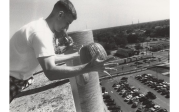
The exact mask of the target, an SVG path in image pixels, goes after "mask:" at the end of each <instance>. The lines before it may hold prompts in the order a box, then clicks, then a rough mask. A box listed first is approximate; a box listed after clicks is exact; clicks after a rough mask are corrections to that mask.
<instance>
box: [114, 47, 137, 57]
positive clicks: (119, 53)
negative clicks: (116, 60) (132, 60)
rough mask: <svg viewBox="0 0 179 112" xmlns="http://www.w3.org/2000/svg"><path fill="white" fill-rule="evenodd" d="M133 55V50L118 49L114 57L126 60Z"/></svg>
mask: <svg viewBox="0 0 179 112" xmlns="http://www.w3.org/2000/svg"><path fill="white" fill-rule="evenodd" d="M133 55H134V50H133V49H124V48H118V50H117V51H116V54H115V56H118V57H120V58H126V57H130V56H133Z"/></svg>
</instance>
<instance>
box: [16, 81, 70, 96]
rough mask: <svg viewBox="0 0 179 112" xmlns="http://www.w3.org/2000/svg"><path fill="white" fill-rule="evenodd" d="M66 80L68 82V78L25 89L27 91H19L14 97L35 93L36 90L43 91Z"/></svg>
mask: <svg viewBox="0 0 179 112" xmlns="http://www.w3.org/2000/svg"><path fill="white" fill-rule="evenodd" d="M67 82H69V79H65V80H62V81H58V82H54V83H51V84H49V85H46V86H43V87H39V88H35V89H31V90H27V91H22V92H20V93H19V94H18V95H17V96H16V98H19V97H22V96H26V95H31V94H35V93H38V92H42V91H45V90H48V89H51V88H54V87H57V86H60V85H63V84H65V83H67Z"/></svg>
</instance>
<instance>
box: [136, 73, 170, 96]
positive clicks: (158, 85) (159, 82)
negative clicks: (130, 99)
mask: <svg viewBox="0 0 179 112" xmlns="http://www.w3.org/2000/svg"><path fill="white" fill-rule="evenodd" d="M135 79H137V80H139V81H140V82H141V83H143V84H144V85H147V86H148V87H150V88H152V89H154V90H156V91H157V92H158V93H160V94H161V95H163V96H165V98H170V84H169V83H167V82H165V81H164V80H163V79H158V78H155V77H154V76H153V75H152V74H142V75H137V76H135Z"/></svg>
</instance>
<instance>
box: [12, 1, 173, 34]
mask: <svg viewBox="0 0 179 112" xmlns="http://www.w3.org/2000/svg"><path fill="white" fill-rule="evenodd" d="M57 1H58V0H10V37H11V36H12V35H13V34H14V33H15V31H17V30H18V29H19V28H20V27H22V26H23V25H25V24H27V23H28V22H31V21H33V20H36V19H38V18H40V17H43V18H46V17H47V16H48V15H49V14H50V12H51V10H52V8H53V5H54V4H55V3H56V2H57ZM71 2H72V3H73V4H74V6H75V8H76V10H77V20H75V21H74V22H73V23H72V24H71V25H70V27H69V31H79V30H85V29H99V28H107V27H113V26H121V25H127V24H132V22H133V24H135V23H138V21H139V23H142V22H148V21H156V20H163V19H170V1H169V0H71Z"/></svg>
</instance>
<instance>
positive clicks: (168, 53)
mask: <svg viewBox="0 0 179 112" xmlns="http://www.w3.org/2000/svg"><path fill="white" fill-rule="evenodd" d="M169 52H170V50H168V63H169V62H170V55H169Z"/></svg>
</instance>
